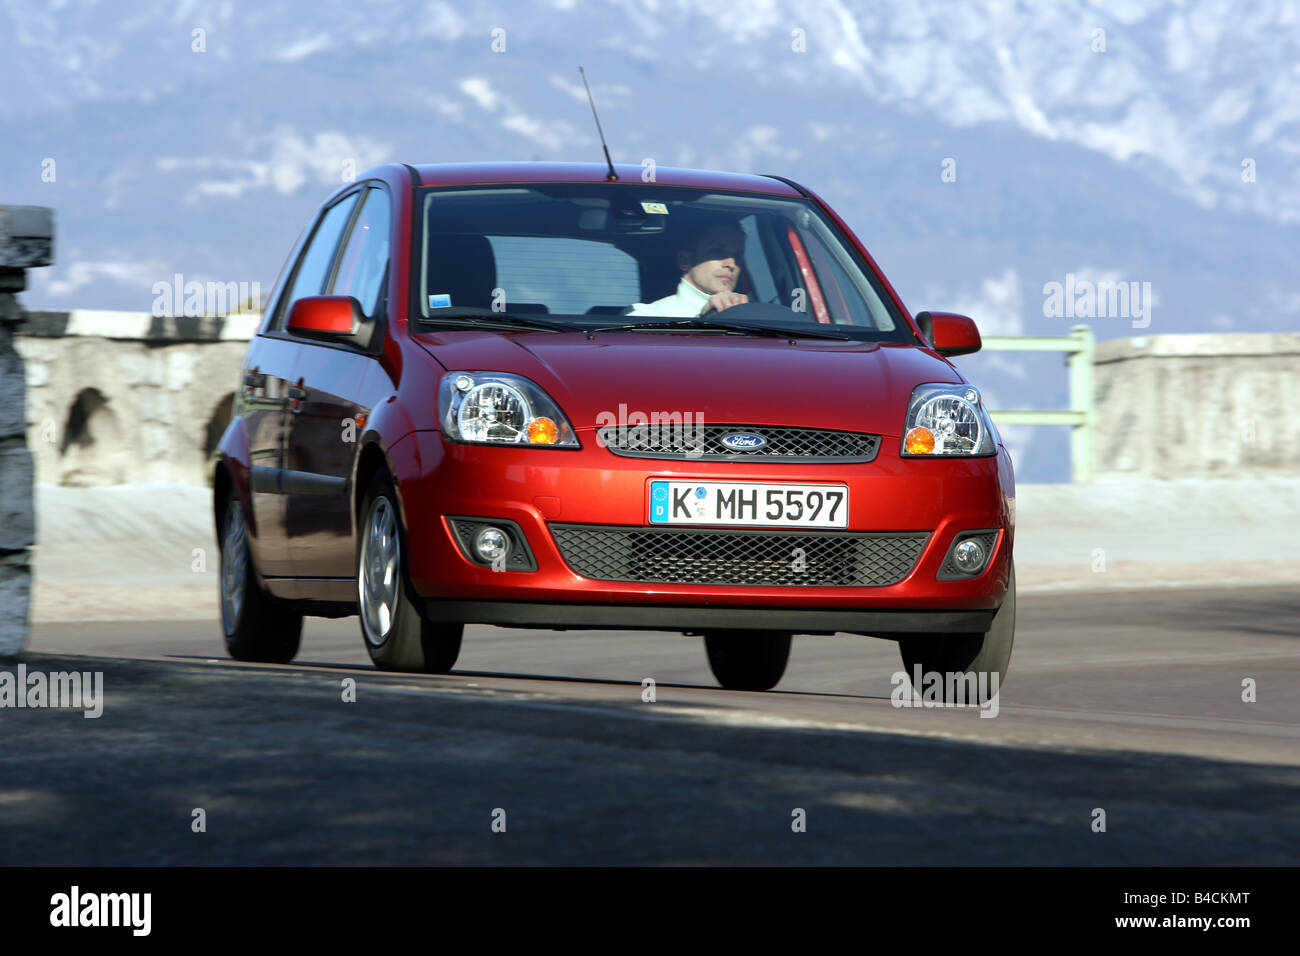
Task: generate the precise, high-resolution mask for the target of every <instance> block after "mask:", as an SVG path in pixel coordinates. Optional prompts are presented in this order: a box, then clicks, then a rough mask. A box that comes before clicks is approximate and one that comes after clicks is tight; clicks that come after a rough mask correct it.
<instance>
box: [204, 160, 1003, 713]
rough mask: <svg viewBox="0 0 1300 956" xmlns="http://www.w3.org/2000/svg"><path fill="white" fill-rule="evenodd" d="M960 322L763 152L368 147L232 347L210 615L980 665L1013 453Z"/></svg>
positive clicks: (721, 662) (738, 661)
mask: <svg viewBox="0 0 1300 956" xmlns="http://www.w3.org/2000/svg"><path fill="white" fill-rule="evenodd" d="M979 347H980V337H979V333H978V331H977V330H976V328H975V325H974V323H973V322H972V321H971V320H970V319H968V318H965V317H963V316H959V315H953V314H949V313H941V312H921V313H918V314H917V315H915V316H912V315H911V314H910V313H909V312H908V311H907V310H906V308H904V306H903V303H902V302H901V301H900V299H899V297H898V295H897V294H896V293H895V292H894V290H893V288H892V287H891V286H890V285H889V283H888V281H886V279H885V278H884V276H883V275H881V273H880V270H879V269H878V267H877V266H876V264H875V262H874V261H873V260H872V259H871V257H870V256H869V255H868V254H867V251H866V249H864V248H863V246H862V244H861V243H860V242H859V241H858V240H857V238H856V237H855V236H854V235H853V233H852V232H851V231H850V230H849V228H848V227H847V226H846V225H845V223H844V222H843V221H842V220H841V219H840V218H839V217H838V216H837V215H836V214H835V213H834V211H832V210H831V209H830V208H829V207H828V206H827V205H826V204H825V203H824V202H822V201H821V200H820V199H819V198H818V197H817V196H816V195H815V194H814V193H812V192H811V191H810V190H808V189H807V188H805V187H803V186H800V185H798V184H796V183H794V182H791V181H789V180H786V179H782V178H780V177H775V176H748V175H735V174H727V173H711V172H699V171H692V170H671V169H663V168H660V169H658V170H657V175H656V176H655V177H654V181H653V182H645V181H643V179H642V170H641V167H626V168H623V167H613V168H607V167H605V166H599V165H583V164H560V165H551V164H545V163H521V164H463V165H436V166H407V165H390V166H383V167H379V168H377V169H373V170H370V171H369V172H367V173H366V174H365V175H364V176H362V177H361V179H360V180H359V181H357V182H355V183H350V184H348V185H347V186H345V187H344V188H342V189H340V190H339V191H338V192H337V193H336V194H335V195H333V196H332V197H330V198H329V200H328V201H327V202H326V203H325V204H324V205H323V206H322V207H321V209H320V210H319V212H318V213H317V214H316V216H315V217H314V218H313V220H312V221H311V222H310V223H309V224H308V226H307V228H306V229H305V231H304V232H303V233H302V235H301V237H300V239H299V241H298V244H297V247H296V248H295V249H294V250H293V252H292V253H291V255H290V257H289V259H288V261H287V264H286V266H285V268H284V271H283V273H282V274H281V277H280V280H279V281H278V282H277V283H276V288H275V290H274V292H273V293H272V295H271V298H270V299H269V301H268V305H267V308H266V311H265V316H264V319H263V322H262V325H261V328H260V330H259V331H258V333H257V335H256V336H255V338H254V339H253V341H252V343H251V344H250V346H249V349H248V355H247V359H246V360H245V362H244V367H243V369H242V372H241V387H240V391H239V393H238V398H237V400H236V402H235V408H234V416H233V420H232V421H231V423H230V426H229V428H228V429H227V430H226V432H225V434H224V436H223V437H222V440H221V443H220V454H219V458H218V461H217V465H216V472H215V475H214V486H213V487H214V506H215V509H214V510H215V518H216V523H217V530H218V538H219V540H220V542H221V575H220V592H221V593H220V597H221V619H222V625H223V628H224V631H225V638H226V644H227V647H228V649H229V651H230V653H231V655H232V656H234V657H235V658H238V659H240V660H255V661H277V662H287V661H289V660H291V659H292V658H293V657H294V655H295V654H296V653H297V650H298V646H299V641H300V635H301V632H302V619H303V616H304V615H320V616H326V617H338V616H343V615H349V614H357V615H358V616H359V617H360V621H361V632H362V636H363V639H364V641H365V646H366V649H367V650H368V651H369V653H370V656H371V658H372V659H373V660H374V662H375V664H376V665H377V666H379V667H381V668H386V669H394V670H409V671H426V672H446V671H448V670H450V669H451V668H452V666H453V665H454V664H455V662H456V658H457V655H458V653H459V651H460V644H461V636H462V631H463V629H464V626H465V625H466V624H494V625H501V626H506V627H515V628H519V627H527V628H539V629H570V628H591V629H628V628H636V629H648V630H655V631H676V632H682V633H685V634H688V635H695V636H702V637H703V638H704V645H705V649H706V652H707V659H708V662H709V665H710V667H711V668H712V671H713V674H714V676H715V677H716V678H717V680H718V681H719V682H720V683H721V684H722V685H723V686H724V687H728V688H737V689H751V690H760V689H767V688H770V687H772V686H774V685H775V684H776V683H777V682H778V681H779V680H780V678H781V675H782V674H783V672H784V670H785V666H786V661H787V658H788V656H789V652H790V643H791V636H792V635H794V634H833V633H838V632H846V633H850V634H860V635H869V636H873V637H877V638H884V639H888V640H893V641H897V642H898V644H899V647H900V650H901V653H902V658H903V662H904V664H905V665H906V668H907V670H908V672H909V674H912V673H915V671H916V669H917V668H919V669H920V670H921V671H922V672H925V673H931V672H938V673H941V674H954V673H955V674H958V675H972V674H989V675H996V678H997V680H998V681H999V682H1000V681H1001V679H1002V677H1003V676H1004V675H1005V673H1006V669H1007V664H1008V661H1009V659H1010V655H1011V646H1012V638H1013V633H1014V625H1015V572H1014V569H1013V565H1012V538H1013V531H1014V515H1015V508H1014V504H1015V498H1014V495H1015V491H1014V480H1013V477H1012V469H1011V461H1010V458H1009V456H1008V454H1007V451H1006V449H1005V448H1004V447H1003V444H1002V441H1001V439H1000V437H999V436H998V432H997V429H996V428H995V427H994V425H993V422H992V420H991V418H990V416H989V414H988V411H987V410H986V409H985V407H984V403H983V401H982V399H981V396H980V392H979V390H978V389H977V388H975V387H973V386H972V385H971V384H970V383H968V382H967V381H966V379H965V378H963V377H962V375H961V374H960V373H959V372H958V371H957V370H956V369H955V368H954V367H953V366H952V364H951V363H950V362H949V361H948V356H953V355H960V354H963V353H969V352H974V351H976V350H978V349H979ZM539 639H542V640H544V639H545V635H544V634H540V635H539ZM593 648H594V646H593ZM972 683H973V682H972ZM947 686H948V687H949V688H950V689H951V688H952V687H954V686H957V687H960V686H961V685H960V684H954V683H953V682H951V681H950V682H949V683H948V685H947ZM993 686H994V687H996V684H994V685H993ZM950 692H951V691H950Z"/></svg>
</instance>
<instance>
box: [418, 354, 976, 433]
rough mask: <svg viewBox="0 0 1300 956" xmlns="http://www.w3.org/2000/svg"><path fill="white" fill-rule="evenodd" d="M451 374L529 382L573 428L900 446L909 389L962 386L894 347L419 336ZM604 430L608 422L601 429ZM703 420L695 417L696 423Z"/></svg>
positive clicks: (923, 358) (937, 362)
mask: <svg viewBox="0 0 1300 956" xmlns="http://www.w3.org/2000/svg"><path fill="white" fill-rule="evenodd" d="M414 338H415V340H416V341H417V342H418V343H419V344H420V345H421V346H422V347H423V348H425V349H426V350H427V351H429V352H430V353H431V354H432V355H433V356H434V358H436V359H437V360H438V361H439V362H440V363H441V364H442V365H443V366H444V367H446V368H447V369H448V370H450V371H467V372H513V373H514V374H516V375H523V376H524V377H526V378H529V379H532V380H533V381H534V382H536V383H537V384H538V385H540V386H541V387H542V388H543V389H545V390H546V391H547V393H549V394H550V395H551V397H552V398H554V399H555V400H556V401H557V402H558V403H559V405H560V408H561V409H563V411H564V412H565V414H566V415H568V416H569V420H570V421H571V422H572V423H573V426H574V427H575V428H576V429H578V430H579V431H582V430H584V429H588V428H594V427H595V426H596V424H597V420H598V419H597V416H599V415H602V414H605V415H608V414H611V413H612V414H613V415H615V416H619V415H627V414H631V413H633V412H643V413H645V414H647V415H654V414H656V413H659V414H673V413H681V414H683V415H685V414H687V413H693V414H696V415H699V416H703V418H702V420H703V421H705V422H717V423H720V424H736V425H794V426H799V425H802V426H816V427H819V428H834V429H843V430H846V431H867V432H873V433H875V434H881V435H890V436H895V437H896V436H898V435H899V434H900V433H901V431H902V427H903V416H904V414H905V413H906V410H907V401H908V398H909V396H910V395H911V393H912V389H913V388H915V387H916V386H917V385H920V384H922V383H924V382H953V383H957V382H962V381H964V379H962V377H961V376H960V375H958V373H957V372H956V370H955V369H954V368H953V367H952V366H951V365H949V364H948V363H947V362H946V361H945V360H944V359H942V358H940V357H939V356H938V355H937V354H936V353H934V352H932V351H930V350H928V349H922V348H918V347H916V346H911V345H904V344H902V343H895V342H886V343H881V342H852V343H850V342H834V341H825V340H817V339H803V340H800V341H799V342H798V344H796V345H791V344H789V341H788V340H786V339H782V338H775V337H773V338H766V337H761V338H760V337H757V336H743V337H742V336H737V335H716V334H705V333H659V332H653V333H651V332H599V333H597V334H596V335H595V336H594V337H593V338H591V339H588V338H587V337H586V335H584V334H581V333H568V332H561V333H555V332H531V331H530V332H508V333H504V334H503V333H496V332H480V331H459V330H458V331H448V332H424V333H418V334H416V335H415V336H414ZM606 420H608V419H606ZM697 420H700V419H697Z"/></svg>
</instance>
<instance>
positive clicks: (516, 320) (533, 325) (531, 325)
mask: <svg viewBox="0 0 1300 956" xmlns="http://www.w3.org/2000/svg"><path fill="white" fill-rule="evenodd" d="M439 311H440V312H442V310H439ZM420 321H421V322H424V323H427V324H429V325H461V326H467V327H469V328H475V329H546V330H548V331H551V332H576V331H578V330H577V329H575V328H573V326H570V325H564V324H563V323H560V322H552V321H550V320H549V319H535V318H533V317H532V316H531V315H511V314H510V313H509V312H492V311H489V310H487V309H473V310H470V309H465V310H463V311H462V310H457V311H456V312H455V313H453V314H451V315H448V314H447V313H446V312H442V314H440V315H436V316H435V315H430V316H421V317H420Z"/></svg>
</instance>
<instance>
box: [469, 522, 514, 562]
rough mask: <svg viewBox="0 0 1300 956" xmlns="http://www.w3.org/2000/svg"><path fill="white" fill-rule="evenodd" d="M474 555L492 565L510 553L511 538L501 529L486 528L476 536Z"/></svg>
mask: <svg viewBox="0 0 1300 956" xmlns="http://www.w3.org/2000/svg"><path fill="white" fill-rule="evenodd" d="M474 553H475V554H477V555H478V556H479V557H480V558H482V559H483V560H484V561H486V562H488V563H489V564H491V563H492V562H494V561H498V560H501V559H504V558H505V556H506V555H508V554H509V553H510V538H509V536H507V535H506V533H505V532H504V531H502V530H501V529H500V528H484V529H483V530H482V531H480V532H479V533H478V534H476V535H474Z"/></svg>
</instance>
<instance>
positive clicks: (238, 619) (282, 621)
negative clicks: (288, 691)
mask: <svg viewBox="0 0 1300 956" xmlns="http://www.w3.org/2000/svg"><path fill="white" fill-rule="evenodd" d="M221 525H222V527H221V572H220V574H219V575H218V576H217V587H218V589H219V592H220V598H221V630H222V632H223V633H224V634H225V637H226V650H227V652H229V654H230V656H231V657H233V658H234V659H235V660H237V661H256V662H258V663H262V664H287V663H289V662H290V661H291V660H293V659H294V657H295V656H296V655H297V653H298V646H299V644H300V643H301V642H302V615H301V614H296V613H294V612H293V611H291V610H290V609H289V608H288V607H287V606H285V605H284V604H281V603H280V602H279V601H277V600H275V599H274V598H273V597H271V596H270V595H269V594H267V593H266V592H265V591H263V590H262V588H261V586H260V585H259V584H258V583H257V573H256V572H255V571H254V569H253V556H252V554H251V552H250V551H249V549H248V523H247V522H246V521H245V520H244V509H243V506H242V505H241V504H240V503H239V496H238V495H236V494H235V492H234V490H233V489H232V490H231V492H230V496H229V497H228V498H227V499H226V507H225V510H224V511H222V513H221Z"/></svg>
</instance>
